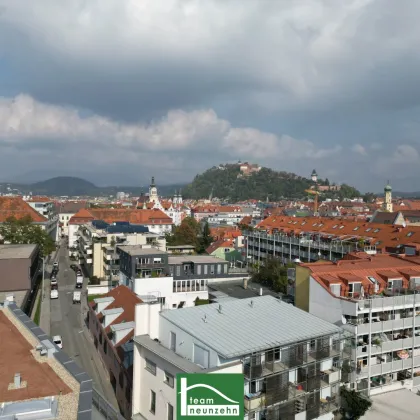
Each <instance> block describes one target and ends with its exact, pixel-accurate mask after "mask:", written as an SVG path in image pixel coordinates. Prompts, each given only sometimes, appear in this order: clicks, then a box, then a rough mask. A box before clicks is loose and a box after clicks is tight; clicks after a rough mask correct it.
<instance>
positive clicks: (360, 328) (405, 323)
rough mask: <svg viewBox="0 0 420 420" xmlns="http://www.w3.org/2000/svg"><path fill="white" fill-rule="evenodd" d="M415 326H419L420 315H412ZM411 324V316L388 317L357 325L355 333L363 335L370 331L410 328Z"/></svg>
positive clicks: (378, 331)
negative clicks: (387, 318)
mask: <svg viewBox="0 0 420 420" xmlns="http://www.w3.org/2000/svg"><path fill="white" fill-rule="evenodd" d="M414 319H415V326H419V327H420V316H416V317H414ZM412 326H413V317H412V316H411V317H409V318H400V319H390V320H386V321H378V322H372V323H370V324H369V322H367V323H365V324H359V325H357V335H365V334H369V332H371V333H380V332H386V331H392V330H398V329H406V328H411V327H412Z"/></svg>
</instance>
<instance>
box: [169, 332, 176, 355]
mask: <svg viewBox="0 0 420 420" xmlns="http://www.w3.org/2000/svg"><path fill="white" fill-rule="evenodd" d="M169 343H170V344H169V345H170V349H171V350H172V351H176V334H175V333H174V332H172V331H171V333H170V336H169Z"/></svg>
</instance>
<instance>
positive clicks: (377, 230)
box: [373, 228, 381, 233]
mask: <svg viewBox="0 0 420 420" xmlns="http://www.w3.org/2000/svg"><path fill="white" fill-rule="evenodd" d="M380 230H381V229H379V228H376V229H375V230H374V231H373V233H378V232H379V231H380Z"/></svg>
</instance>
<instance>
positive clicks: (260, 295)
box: [260, 287, 262, 296]
mask: <svg viewBox="0 0 420 420" xmlns="http://www.w3.org/2000/svg"><path fill="white" fill-rule="evenodd" d="M260 296H262V287H260Z"/></svg>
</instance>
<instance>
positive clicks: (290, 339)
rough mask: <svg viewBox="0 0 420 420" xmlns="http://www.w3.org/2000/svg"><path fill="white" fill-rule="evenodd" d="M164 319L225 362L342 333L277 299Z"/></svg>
mask: <svg viewBox="0 0 420 420" xmlns="http://www.w3.org/2000/svg"><path fill="white" fill-rule="evenodd" d="M160 316H161V317H162V318H164V319H166V320H168V321H169V322H171V323H172V324H174V325H176V326H177V327H179V328H180V329H182V330H183V331H185V332H187V333H189V334H190V335H192V336H193V337H195V338H196V339H197V340H199V341H201V342H202V343H203V344H205V345H206V346H208V347H210V348H212V349H213V350H215V351H216V352H217V353H218V354H219V355H220V356H221V357H223V358H224V359H230V358H234V357H238V356H243V355H247V354H250V353H252V352H256V351H263V350H267V349H270V348H274V347H284V346H287V345H290V344H293V343H299V342H302V341H307V340H311V339H314V338H317V337H322V336H327V335H333V334H337V333H341V331H342V330H341V328H339V327H337V326H335V325H334V324H331V323H329V322H327V321H324V320H322V319H320V318H317V317H316V316H313V315H311V314H309V313H308V312H305V311H302V310H300V309H298V308H296V307H294V306H293V305H290V304H288V303H285V302H282V301H280V300H279V299H276V298H275V297H273V296H257V297H253V298H248V299H237V300H229V301H227V302H225V303H224V304H222V305H221V311H219V304H217V303H214V304H211V305H201V306H195V307H190V308H183V309H177V310H176V311H164V312H161V314H160Z"/></svg>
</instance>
